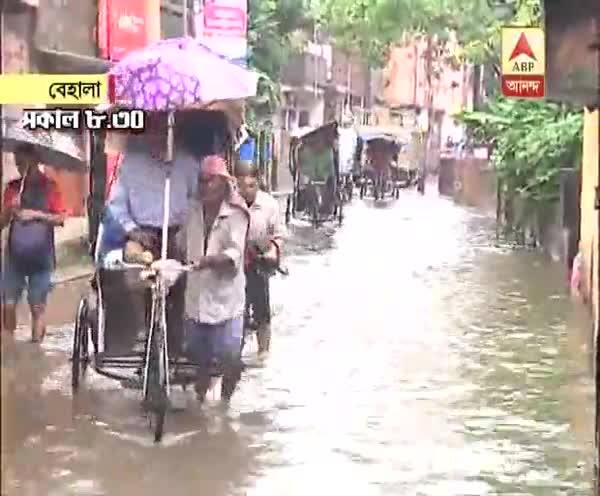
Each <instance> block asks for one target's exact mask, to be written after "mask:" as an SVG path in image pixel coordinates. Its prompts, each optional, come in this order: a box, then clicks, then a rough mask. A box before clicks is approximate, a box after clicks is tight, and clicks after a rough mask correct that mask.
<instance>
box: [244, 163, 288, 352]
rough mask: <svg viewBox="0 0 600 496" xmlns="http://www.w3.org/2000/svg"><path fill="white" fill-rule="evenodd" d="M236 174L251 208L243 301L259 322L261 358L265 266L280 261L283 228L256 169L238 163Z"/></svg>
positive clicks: (265, 345)
mask: <svg viewBox="0 0 600 496" xmlns="http://www.w3.org/2000/svg"><path fill="white" fill-rule="evenodd" d="M236 177H237V179H238V186H239V190H240V194H241V196H242V197H243V198H244V200H245V201H246V205H247V206H248V209H249V211H250V230H249V233H248V248H247V250H246V301H247V302H249V303H251V304H252V307H253V319H254V322H255V323H256V324H257V325H258V329H257V331H256V337H257V341H258V355H259V358H261V359H263V358H265V357H266V356H267V355H268V353H269V351H270V346H271V301H270V287H269V278H270V276H271V273H270V271H269V270H268V269H269V268H272V267H277V265H278V264H279V260H280V256H281V250H282V248H283V240H284V238H285V233H286V229H285V225H284V222H283V219H282V218H281V212H280V208H279V204H278V203H277V200H276V199H275V198H273V197H272V196H271V195H270V194H268V193H267V192H265V191H262V190H260V189H259V185H258V170H257V168H256V167H254V166H252V165H248V164H238V167H237V168H236ZM264 265H266V267H264Z"/></svg>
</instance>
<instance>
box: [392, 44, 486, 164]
mask: <svg viewBox="0 0 600 496" xmlns="http://www.w3.org/2000/svg"><path fill="white" fill-rule="evenodd" d="M447 50H448V52H449V53H452V51H453V45H452V43H450V45H449V47H448V48H447ZM432 66H433V67H434V69H435V70H434V75H433V76H432V77H431V87H429V80H428V78H427V41H426V40H425V39H424V38H419V37H413V38H407V39H406V40H404V41H403V42H402V43H399V44H397V45H395V46H393V47H392V48H391V50H390V57H389V60H388V63H387V65H386V67H385V69H384V71H383V79H384V82H383V91H382V99H383V101H384V102H385V105H386V106H388V107H389V108H391V109H392V110H393V111H395V113H396V114H398V115H399V116H401V117H400V120H401V121H407V120H409V121H410V122H411V123H414V122H415V121H416V122H419V123H420V124H421V125H422V126H425V127H426V126H427V115H428V112H427V111H428V101H429V96H430V95H429V92H430V91H431V101H432V107H433V123H432V126H433V142H432V150H433V152H434V153H431V154H430V157H432V159H433V163H432V162H430V163H429V164H428V167H429V168H430V169H433V170H435V169H437V167H438V163H437V161H438V160H439V150H440V148H441V147H442V146H443V144H444V143H446V141H447V139H448V138H449V137H452V138H455V137H456V132H457V131H456V127H455V124H454V119H453V118H452V116H453V115H454V114H456V113H457V112H460V111H461V110H465V109H471V108H472V107H473V95H474V86H475V81H474V71H473V67H472V66H469V65H466V64H461V65H456V66H453V65H451V64H449V63H446V62H443V61H442V60H441V58H440V57H438V58H435V59H434V60H433V63H432Z"/></svg>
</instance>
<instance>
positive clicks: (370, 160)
mask: <svg viewBox="0 0 600 496" xmlns="http://www.w3.org/2000/svg"><path fill="white" fill-rule="evenodd" d="M359 143H360V144H359V149H360V152H359V156H360V165H361V167H360V177H359V180H358V182H359V185H360V190H359V191H360V198H364V197H365V196H366V195H367V194H368V193H371V195H372V196H373V198H374V199H375V200H383V199H384V198H385V197H386V196H387V195H390V196H392V197H393V198H398V197H399V196H400V189H401V187H402V185H403V184H404V181H403V180H402V178H401V177H400V174H399V168H398V167H397V164H396V166H394V163H395V159H397V157H398V155H399V153H400V150H401V148H402V145H401V143H400V142H399V140H398V138H397V137H396V136H394V135H393V134H391V133H386V132H378V131H369V132H363V133H361V134H360V135H359Z"/></svg>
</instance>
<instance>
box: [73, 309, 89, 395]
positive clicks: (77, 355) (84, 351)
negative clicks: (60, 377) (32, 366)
mask: <svg viewBox="0 0 600 496" xmlns="http://www.w3.org/2000/svg"><path fill="white" fill-rule="evenodd" d="M88 343H89V323H88V301H87V298H82V299H81V301H80V302H79V306H78V307H77V314H76V316H75V328H74V329H73V354H72V357H71V386H72V388H73V393H76V392H77V391H78V390H79V384H80V381H81V379H83V376H84V375H85V372H86V370H87V365H88V361H89V354H88Z"/></svg>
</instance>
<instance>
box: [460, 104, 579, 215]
mask: <svg viewBox="0 0 600 496" xmlns="http://www.w3.org/2000/svg"><path fill="white" fill-rule="evenodd" d="M459 119H460V120H461V121H462V122H464V123H465V124H466V126H467V129H468V131H469V133H470V135H471V136H472V137H473V139H474V140H475V141H477V142H480V143H489V144H491V145H492V147H493V148H492V150H493V151H492V155H491V159H492V163H493V164H494V167H495V169H496V171H497V174H498V177H499V179H501V180H502V183H503V184H504V186H505V188H506V194H507V195H509V196H510V195H512V196H515V197H519V198H520V199H522V200H525V201H527V202H529V203H531V204H535V205H539V206H543V205H547V203H548V202H552V201H555V200H557V199H558V195H559V175H560V170H561V168H563V167H573V166H578V165H579V161H580V160H579V158H580V153H581V150H582V146H583V115H582V113H581V112H580V111H576V110H573V109H570V108H568V107H566V106H564V105H559V104H554V103H548V102H544V101H538V100H535V101H527V100H515V99H505V98H498V99H496V100H493V101H491V102H490V103H489V104H488V105H487V107H486V108H485V109H484V110H482V111H477V112H465V113H463V114H462V115H461V116H459Z"/></svg>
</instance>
